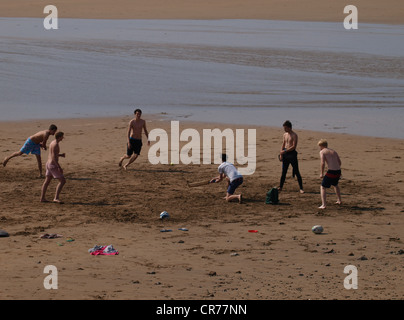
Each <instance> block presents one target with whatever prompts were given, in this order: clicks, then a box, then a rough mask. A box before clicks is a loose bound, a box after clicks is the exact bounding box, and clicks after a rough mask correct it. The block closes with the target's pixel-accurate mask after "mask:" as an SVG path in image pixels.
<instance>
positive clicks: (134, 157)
mask: <svg viewBox="0 0 404 320" xmlns="http://www.w3.org/2000/svg"><path fill="white" fill-rule="evenodd" d="M138 156H139V155H138V154H135V153H134V154H133V156H132V158H130V160H129V162H128V163H127V164H125V165H124V166H123V168H124V169H125V170H126V169H127V168H128V166H129V165H130V164H131V163H133V161H135V160H136V159H137V157H138Z"/></svg>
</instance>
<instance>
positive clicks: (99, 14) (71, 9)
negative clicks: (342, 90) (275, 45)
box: [0, 0, 404, 24]
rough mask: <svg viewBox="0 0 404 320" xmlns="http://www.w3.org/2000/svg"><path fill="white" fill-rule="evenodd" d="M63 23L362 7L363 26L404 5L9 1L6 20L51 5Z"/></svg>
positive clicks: (308, 17) (385, 19) (365, 0)
mask: <svg viewBox="0 0 404 320" xmlns="http://www.w3.org/2000/svg"><path fill="white" fill-rule="evenodd" d="M49 4H52V5H55V6H56V7H57V8H58V13H59V17H60V18H85V19H90V18H91V19H264V20H267V19H270V20H293V21H334V22H339V21H341V23H342V22H343V20H344V18H345V17H346V16H347V14H344V12H343V11H344V8H345V6H347V5H349V4H353V5H355V6H356V7H357V8H358V13H359V15H358V16H359V23H365V22H366V23H387V24H403V23H404V15H403V14H402V13H403V9H404V2H403V1H401V0H385V1H380V0H356V1H354V2H349V1H348V2H347V1H342V0H322V1H320V0H304V1H302V0H248V1H245V0H220V1H217V0H214V1H212V0H207V1H199V0H170V1H166V0H149V1H144V0H116V1H110V0H97V1H94V0H54V1H51V3H50V2H49V1H48V0H31V1H24V2H23V3H22V1H7V2H6V1H3V2H2V3H1V4H0V16H2V17H38V18H44V17H45V16H46V14H44V13H43V11H44V8H45V6H47V5H49Z"/></svg>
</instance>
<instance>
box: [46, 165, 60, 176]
mask: <svg viewBox="0 0 404 320" xmlns="http://www.w3.org/2000/svg"><path fill="white" fill-rule="evenodd" d="M46 176H51V177H53V178H55V179H61V178H63V173H62V172H61V171H60V170H59V168H58V166H56V165H55V164H53V163H49V162H47V163H46Z"/></svg>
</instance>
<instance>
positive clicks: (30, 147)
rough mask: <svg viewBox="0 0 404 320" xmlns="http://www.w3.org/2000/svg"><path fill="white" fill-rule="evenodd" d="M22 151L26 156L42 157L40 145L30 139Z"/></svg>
mask: <svg viewBox="0 0 404 320" xmlns="http://www.w3.org/2000/svg"><path fill="white" fill-rule="evenodd" d="M20 151H21V152H22V153H25V154H29V153H32V154H36V155H38V156H39V155H41V146H40V145H39V144H36V143H34V142H33V141H32V140H31V139H30V138H28V139H27V141H25V143H24V145H23V146H22V148H21V150H20Z"/></svg>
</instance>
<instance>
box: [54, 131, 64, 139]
mask: <svg viewBox="0 0 404 320" xmlns="http://www.w3.org/2000/svg"><path fill="white" fill-rule="evenodd" d="M63 136H64V133H63V132H62V131H59V132H58V133H56V134H55V138H56V139H59V138H61V137H63Z"/></svg>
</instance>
